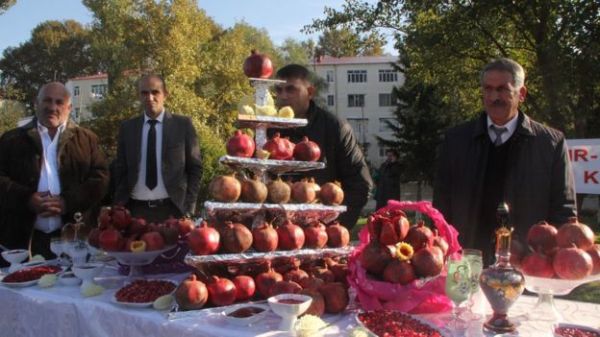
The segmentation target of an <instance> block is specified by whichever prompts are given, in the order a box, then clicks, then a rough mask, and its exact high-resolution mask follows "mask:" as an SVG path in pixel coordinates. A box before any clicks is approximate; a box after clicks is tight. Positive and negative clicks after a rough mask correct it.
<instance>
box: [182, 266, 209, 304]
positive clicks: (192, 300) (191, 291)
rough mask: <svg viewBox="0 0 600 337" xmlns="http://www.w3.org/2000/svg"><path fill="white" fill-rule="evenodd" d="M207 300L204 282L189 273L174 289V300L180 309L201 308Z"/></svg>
mask: <svg viewBox="0 0 600 337" xmlns="http://www.w3.org/2000/svg"><path fill="white" fill-rule="evenodd" d="M207 300H208V290H207V289H206V286H205V285H204V283H202V282H201V281H199V280H197V279H196V275H194V274H191V275H190V277H189V278H187V279H185V280H184V281H183V282H181V283H180V284H179V286H178V287H177V290H175V301H176V302H177V305H179V309H181V310H196V309H201V308H202V307H203V306H204V304H206V301H207Z"/></svg>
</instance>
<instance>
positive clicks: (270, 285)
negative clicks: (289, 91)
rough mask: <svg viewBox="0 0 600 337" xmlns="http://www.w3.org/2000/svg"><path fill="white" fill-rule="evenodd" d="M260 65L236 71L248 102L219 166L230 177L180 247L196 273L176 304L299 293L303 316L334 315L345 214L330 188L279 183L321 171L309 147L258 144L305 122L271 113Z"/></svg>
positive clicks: (256, 56)
mask: <svg viewBox="0 0 600 337" xmlns="http://www.w3.org/2000/svg"><path fill="white" fill-rule="evenodd" d="M265 58H266V56H265V55H262V54H260V53H258V52H255V51H253V53H252V55H251V56H250V57H249V58H248V60H247V61H246V63H245V64H244V72H245V73H246V75H247V76H249V77H251V78H250V82H251V84H252V85H253V86H254V88H255V94H254V96H253V97H251V96H248V97H244V98H242V101H241V102H240V104H239V107H238V108H239V116H238V123H237V124H238V127H240V130H237V131H235V132H234V134H233V135H232V136H231V137H230V139H229V140H228V142H227V145H226V148H227V155H225V156H223V157H221V158H220V163H221V164H223V165H225V166H228V167H229V168H230V169H231V171H232V173H231V174H226V175H220V176H216V177H215V178H214V179H213V180H212V181H211V183H210V186H209V193H210V196H211V199H212V200H211V201H207V202H205V204H204V208H205V211H206V213H207V218H206V219H205V220H206V221H204V222H203V223H202V224H201V225H200V226H199V227H198V228H195V229H194V230H192V231H191V232H190V234H189V236H188V238H187V244H188V246H189V248H190V253H191V254H190V255H188V256H186V259H185V262H186V263H187V264H189V265H191V266H193V267H195V268H196V269H197V271H195V272H194V275H193V276H191V278H190V279H189V280H187V281H185V282H184V283H182V284H181V285H180V289H179V290H178V291H176V295H175V297H176V301H177V303H178V304H179V307H180V309H187V310H192V309H198V308H199V307H203V306H205V305H208V306H224V305H230V304H232V303H234V302H245V301H249V300H256V299H266V298H268V297H271V296H274V295H278V294H282V293H294V294H296V293H301V294H305V295H309V296H311V297H312V298H313V301H312V304H311V306H310V308H309V309H308V311H307V313H311V314H313V315H321V314H323V313H324V312H328V313H339V312H342V311H343V310H344V309H345V308H346V306H347V304H348V299H349V297H348V290H347V289H348V286H347V281H346V274H347V265H346V259H345V255H347V254H348V253H349V252H350V248H349V247H348V244H349V240H350V233H349V232H348V230H347V229H346V228H345V227H344V226H343V225H342V224H340V223H339V222H336V221H335V219H336V218H337V216H338V215H339V214H340V213H341V212H344V211H345V210H346V207H345V206H342V205H341V203H342V202H343V199H344V192H343V190H342V188H341V186H340V185H339V184H338V183H336V182H327V183H324V184H322V185H318V184H317V183H315V181H314V180H312V179H310V178H307V179H302V180H299V181H296V182H290V181H284V180H283V179H282V178H281V177H280V175H281V174H283V173H288V172H304V171H310V170H315V169H322V168H324V167H325V165H324V163H323V162H320V161H319V159H320V158H321V149H320V148H319V146H318V145H317V144H316V143H315V142H313V141H311V140H310V139H307V138H304V139H302V140H301V141H300V142H298V143H297V144H294V143H292V142H291V141H290V140H289V139H287V138H284V137H281V136H280V135H279V134H278V133H275V134H274V135H273V137H271V138H270V139H267V133H266V130H267V128H278V129H283V128H292V127H299V126H304V125H306V124H307V120H306V119H297V118H294V112H293V110H292V108H291V107H282V108H281V109H279V110H278V109H276V108H275V106H274V100H273V98H272V97H271V95H270V93H269V92H268V87H269V86H270V85H272V84H274V83H278V82H283V81H277V80H269V79H268V77H269V76H270V74H271V72H272V66H270V61H267V60H266V59H265ZM251 98H253V99H251ZM243 128H247V129H252V130H253V131H250V132H249V131H243V130H242V129H243ZM252 135H254V136H252Z"/></svg>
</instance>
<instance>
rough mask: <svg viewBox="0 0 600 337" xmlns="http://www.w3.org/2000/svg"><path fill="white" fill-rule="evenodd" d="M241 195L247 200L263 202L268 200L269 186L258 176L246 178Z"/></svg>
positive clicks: (243, 199)
mask: <svg viewBox="0 0 600 337" xmlns="http://www.w3.org/2000/svg"><path fill="white" fill-rule="evenodd" d="M240 197H241V199H242V201H245V202H252V203H258V204H260V203H263V202H265V200H267V186H266V185H265V184H264V183H263V182H262V181H260V180H259V179H258V177H254V179H244V180H243V181H242V192H241V196H240Z"/></svg>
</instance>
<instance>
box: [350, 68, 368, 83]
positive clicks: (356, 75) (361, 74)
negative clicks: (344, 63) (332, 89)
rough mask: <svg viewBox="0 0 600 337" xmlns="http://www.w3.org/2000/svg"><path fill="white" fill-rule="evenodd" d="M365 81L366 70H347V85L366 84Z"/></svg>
mask: <svg viewBox="0 0 600 337" xmlns="http://www.w3.org/2000/svg"><path fill="white" fill-rule="evenodd" d="M366 81H367V71H366V70H348V82H349V83H358V82H366Z"/></svg>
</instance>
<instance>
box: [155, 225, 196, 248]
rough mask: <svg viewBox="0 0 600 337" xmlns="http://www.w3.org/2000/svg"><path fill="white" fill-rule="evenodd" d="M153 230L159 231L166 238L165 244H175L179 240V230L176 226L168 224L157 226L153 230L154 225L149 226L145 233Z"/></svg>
mask: <svg viewBox="0 0 600 337" xmlns="http://www.w3.org/2000/svg"><path fill="white" fill-rule="evenodd" d="M152 231H155V232H159V233H160V235H162V237H163V239H164V240H165V245H167V246H170V245H174V244H176V243H177V241H178V240H179V232H178V231H177V229H176V228H173V227H167V226H156V228H155V229H154V230H153V229H152V227H150V226H148V228H147V230H146V231H145V232H144V233H148V232H152ZM188 237H189V236H188Z"/></svg>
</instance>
